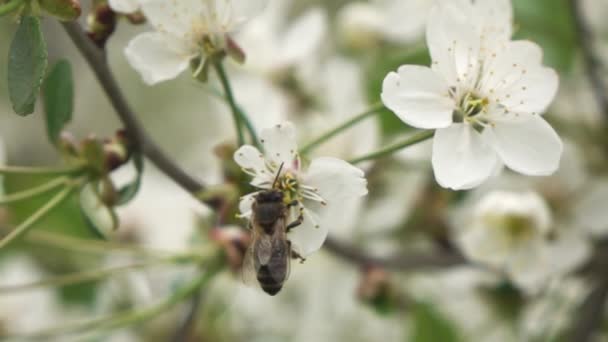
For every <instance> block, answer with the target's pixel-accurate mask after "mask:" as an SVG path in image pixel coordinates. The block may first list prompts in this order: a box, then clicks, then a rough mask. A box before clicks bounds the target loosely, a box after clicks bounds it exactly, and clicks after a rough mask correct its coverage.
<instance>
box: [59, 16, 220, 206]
mask: <svg viewBox="0 0 608 342" xmlns="http://www.w3.org/2000/svg"><path fill="white" fill-rule="evenodd" d="M63 27H64V29H65V30H66V32H67V33H68V35H69V36H70V38H71V39H72V41H73V42H74V44H75V45H76V47H77V48H78V50H80V52H81V53H82V55H83V56H84V58H85V59H86V61H87V63H88V64H89V66H90V67H91V69H92V70H93V72H94V73H95V76H96V77H97V80H98V81H99V83H100V84H101V86H102V87H103V90H104V91H105V93H106V95H107V96H108V99H109V100H110V102H111V103H112V106H113V107H114V110H115V111H116V114H118V116H119V117H120V120H121V121H122V122H123V124H124V125H125V129H126V131H127V134H128V135H129V137H130V138H131V139H132V140H133V143H134V144H135V147H136V148H138V149H140V150H141V151H142V152H143V153H144V154H145V155H146V157H148V159H149V160H150V161H151V162H152V163H154V165H156V166H157V167H158V168H159V169H160V170H161V171H162V172H163V173H165V174H166V175H167V176H168V177H169V178H171V179H172V180H174V181H175V182H176V183H177V184H179V185H180V186H181V187H182V188H184V189H186V190H187V191H188V192H189V193H191V194H197V193H199V192H201V191H203V190H204V189H205V185H204V184H203V183H201V182H199V181H198V180H196V179H194V178H193V177H191V176H190V175H189V174H187V173H186V172H184V170H183V169H181V168H180V167H179V166H178V165H177V164H176V163H175V162H174V161H173V160H172V159H171V158H170V157H169V156H168V155H167V154H166V153H165V152H164V151H163V150H162V149H161V148H160V147H159V146H158V145H156V143H155V142H154V140H153V139H152V138H150V136H149V135H148V134H147V132H146V131H145V130H144V128H143V125H142V124H141V122H139V120H138V119H137V116H136V115H135V113H134V112H133V110H132V109H131V107H130V106H129V104H128V103H127V101H126V99H125V97H124V95H123V93H122V91H121V89H120V87H119V86H118V83H117V82H116V80H115V79H114V76H113V75H112V72H111V70H110V67H109V65H108V61H107V59H106V56H105V54H104V52H103V50H101V49H100V48H98V47H97V46H96V45H95V44H94V43H93V42H92V41H91V40H90V39H89V37H88V36H87V35H86V33H85V32H84V31H83V30H82V27H80V25H79V24H78V23H77V22H67V23H63ZM207 204H208V205H210V206H211V207H213V208H215V206H217V203H215V202H213V201H209V203H207Z"/></svg>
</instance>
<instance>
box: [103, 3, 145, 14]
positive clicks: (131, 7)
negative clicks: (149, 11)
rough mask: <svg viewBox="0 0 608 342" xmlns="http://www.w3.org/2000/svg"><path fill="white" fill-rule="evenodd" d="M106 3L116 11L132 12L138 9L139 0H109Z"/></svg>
mask: <svg viewBox="0 0 608 342" xmlns="http://www.w3.org/2000/svg"><path fill="white" fill-rule="evenodd" d="M108 4H109V5H110V7H111V8H112V10H114V11H115V12H118V13H125V14H129V13H133V12H136V11H137V10H138V9H139V1H138V0H109V1H108Z"/></svg>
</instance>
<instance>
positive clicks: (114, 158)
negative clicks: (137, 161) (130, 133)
mask: <svg viewBox="0 0 608 342" xmlns="http://www.w3.org/2000/svg"><path fill="white" fill-rule="evenodd" d="M129 145H130V141H129V140H128V138H127V135H126V133H125V132H124V131H119V132H117V133H116V136H115V137H113V138H112V139H108V140H107V141H104V144H103V151H104V156H105V165H106V170H108V171H113V170H116V169H117V168H119V167H120V166H122V165H124V164H125V163H126V162H127V161H128V160H129V158H130V157H131V148H130V146H129Z"/></svg>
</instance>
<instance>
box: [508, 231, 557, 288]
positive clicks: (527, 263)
mask: <svg viewBox="0 0 608 342" xmlns="http://www.w3.org/2000/svg"><path fill="white" fill-rule="evenodd" d="M550 263H551V258H550V254H549V249H548V248H547V246H546V244H545V243H544V241H543V240H538V239H535V240H531V241H528V243H527V244H525V245H522V246H520V247H519V249H518V250H517V251H515V252H514V253H513V254H512V256H511V258H510V260H509V263H508V264H507V265H506V266H507V269H506V271H507V273H508V275H509V278H511V280H512V281H513V282H514V283H515V285H517V286H518V287H519V288H521V289H523V290H525V291H526V292H528V293H530V294H535V293H537V292H538V291H539V290H540V289H541V288H542V286H543V285H546V284H547V281H548V279H549V277H550V276H551V275H552V274H553V270H552V268H551V267H550Z"/></svg>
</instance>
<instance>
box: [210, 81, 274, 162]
mask: <svg viewBox="0 0 608 342" xmlns="http://www.w3.org/2000/svg"><path fill="white" fill-rule="evenodd" d="M206 88H207V89H208V91H209V93H210V94H211V95H213V96H215V97H217V98H218V99H221V100H222V101H224V102H226V103H228V100H227V99H226V97H225V96H224V95H223V94H222V93H221V92H220V91H219V90H217V89H214V88H212V87H206ZM236 109H237V111H238V113H239V115H240V119H241V120H242V121H243V123H244V124H245V128H246V129H247V133H249V135H250V137H251V143H252V144H253V145H254V146H255V147H257V148H258V150H260V151H262V150H263V146H262V144H261V143H260V139H258V134H257V132H256V130H255V127H253V124H252V123H251V120H249V117H248V116H247V114H246V113H245V111H244V110H243V108H241V106H239V105H237V106H236Z"/></svg>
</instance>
